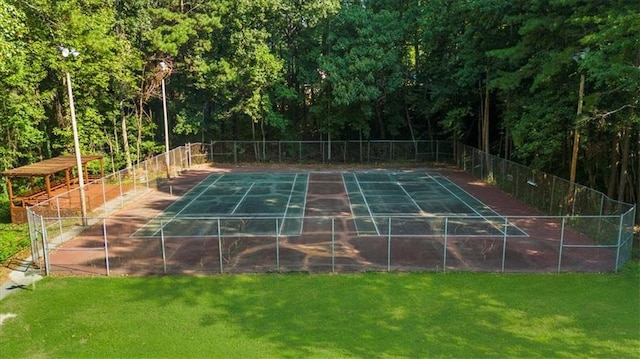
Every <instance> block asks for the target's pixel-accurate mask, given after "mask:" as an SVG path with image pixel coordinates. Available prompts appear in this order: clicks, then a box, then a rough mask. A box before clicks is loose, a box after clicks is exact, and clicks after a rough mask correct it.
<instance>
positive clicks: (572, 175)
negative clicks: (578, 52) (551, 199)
mask: <svg viewBox="0 0 640 359" xmlns="http://www.w3.org/2000/svg"><path fill="white" fill-rule="evenodd" d="M584 81H585V76H584V74H582V75H580V88H579V90H578V110H577V111H576V123H575V125H574V131H573V132H574V133H573V150H572V152H571V170H570V172H569V207H570V208H573V201H574V200H575V198H574V193H575V182H576V172H577V169H578V149H579V147H580V117H581V116H582V98H583V97H584ZM572 214H573V210H572Z"/></svg>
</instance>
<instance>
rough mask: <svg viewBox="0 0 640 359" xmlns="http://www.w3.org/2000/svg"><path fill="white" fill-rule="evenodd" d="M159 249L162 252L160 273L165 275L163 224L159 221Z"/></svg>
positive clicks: (165, 259)
mask: <svg viewBox="0 0 640 359" xmlns="http://www.w3.org/2000/svg"><path fill="white" fill-rule="evenodd" d="M160 249H161V250H162V272H163V273H164V274H167V252H166V250H165V248H164V223H163V222H162V220H160Z"/></svg>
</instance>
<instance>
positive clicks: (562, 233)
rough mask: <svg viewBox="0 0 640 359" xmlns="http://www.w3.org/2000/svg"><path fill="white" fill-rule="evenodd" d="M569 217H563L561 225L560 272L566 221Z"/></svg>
mask: <svg viewBox="0 0 640 359" xmlns="http://www.w3.org/2000/svg"><path fill="white" fill-rule="evenodd" d="M566 219H567V217H562V225H561V226H560V248H559V250H558V273H560V270H561V269H562V249H563V248H564V223H565V221H566Z"/></svg>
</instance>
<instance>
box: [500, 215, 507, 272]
mask: <svg viewBox="0 0 640 359" xmlns="http://www.w3.org/2000/svg"><path fill="white" fill-rule="evenodd" d="M508 229H509V221H508V219H507V217H504V227H503V236H502V268H501V271H500V272H501V273H504V264H505V262H506V256H507V231H508Z"/></svg>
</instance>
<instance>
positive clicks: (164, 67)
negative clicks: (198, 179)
mask: <svg viewBox="0 0 640 359" xmlns="http://www.w3.org/2000/svg"><path fill="white" fill-rule="evenodd" d="M159 65H160V69H161V70H162V110H163V112H164V147H165V155H164V157H165V161H166V164H167V178H171V170H170V167H169V166H170V165H171V163H170V161H169V120H168V119H167V94H166V92H165V88H164V78H165V76H166V74H167V72H168V71H169V66H167V64H166V63H165V62H164V61H160V64H159Z"/></svg>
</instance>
